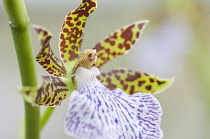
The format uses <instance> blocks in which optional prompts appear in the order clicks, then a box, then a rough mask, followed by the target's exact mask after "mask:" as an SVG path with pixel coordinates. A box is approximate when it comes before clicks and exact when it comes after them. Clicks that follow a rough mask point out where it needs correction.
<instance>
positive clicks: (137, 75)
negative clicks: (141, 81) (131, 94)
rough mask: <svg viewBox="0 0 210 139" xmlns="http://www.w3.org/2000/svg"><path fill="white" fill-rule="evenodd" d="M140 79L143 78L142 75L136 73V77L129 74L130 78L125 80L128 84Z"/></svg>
mask: <svg viewBox="0 0 210 139" xmlns="http://www.w3.org/2000/svg"><path fill="white" fill-rule="evenodd" d="M140 77H141V74H140V73H138V72H136V73H135V75H129V74H128V77H127V78H126V79H125V80H126V81H128V82H133V81H135V80H136V79H138V78H140Z"/></svg>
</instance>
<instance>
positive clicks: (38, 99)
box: [18, 76, 74, 106]
mask: <svg viewBox="0 0 210 139" xmlns="http://www.w3.org/2000/svg"><path fill="white" fill-rule="evenodd" d="M43 80H44V81H43V83H42V86H41V87H39V88H35V87H23V88H22V89H19V90H18V91H19V92H20V93H21V94H22V95H23V97H24V98H25V100H26V101H28V102H29V103H32V104H34V105H45V106H59V105H60V104H61V102H62V100H64V99H66V98H68V97H69V95H70V93H71V92H72V90H73V89H74V87H71V85H70V83H69V81H68V80H66V79H64V78H60V77H53V76H43Z"/></svg>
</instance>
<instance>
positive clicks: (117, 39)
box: [92, 20, 148, 67]
mask: <svg viewBox="0 0 210 139" xmlns="http://www.w3.org/2000/svg"><path fill="white" fill-rule="evenodd" d="M147 23H148V20H142V21H138V22H135V23H133V24H131V25H128V26H125V27H123V28H121V29H119V30H117V31H115V32H114V33H112V34H110V35H109V36H107V37H106V38H105V39H104V40H102V41H100V42H98V43H96V44H95V45H94V46H93V48H92V49H96V51H97V56H98V60H97V64H96V66H97V67H100V66H102V65H103V64H105V63H106V62H108V61H109V60H111V59H113V58H115V57H117V56H120V55H123V54H126V53H127V52H129V50H130V49H131V48H132V46H133V44H134V43H135V42H136V41H137V40H138V38H139V36H140V35H141V34H142V32H143V30H144V28H145V27H146V25H147Z"/></svg>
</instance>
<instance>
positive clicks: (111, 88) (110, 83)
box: [106, 78, 117, 90]
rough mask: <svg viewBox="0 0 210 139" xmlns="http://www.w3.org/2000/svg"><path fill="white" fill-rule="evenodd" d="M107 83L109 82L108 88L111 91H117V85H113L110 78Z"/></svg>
mask: <svg viewBox="0 0 210 139" xmlns="http://www.w3.org/2000/svg"><path fill="white" fill-rule="evenodd" d="M106 81H107V83H108V85H107V87H108V88H109V89H110V90H113V89H115V88H116V87H117V86H116V85H115V84H112V82H111V79H110V78H107V79H106Z"/></svg>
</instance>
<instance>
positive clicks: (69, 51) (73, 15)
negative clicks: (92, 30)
mask: <svg viewBox="0 0 210 139" xmlns="http://www.w3.org/2000/svg"><path fill="white" fill-rule="evenodd" d="M96 2H97V0H83V1H82V3H81V5H80V6H79V7H78V8H77V9H76V10H74V11H72V12H70V13H69V14H68V15H67V16H66V18H65V20H64V22H63V26H62V30H61V34H60V55H61V58H62V60H63V62H64V63H65V66H66V68H69V69H71V68H72V67H73V66H74V62H75V59H76V58H77V57H78V55H79V53H80V47H81V44H82V39H83V32H84V27H85V23H86V20H87V18H88V16H89V15H90V14H91V13H92V12H93V11H94V10H95V9H96ZM72 61H74V62H72Z"/></svg>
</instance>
